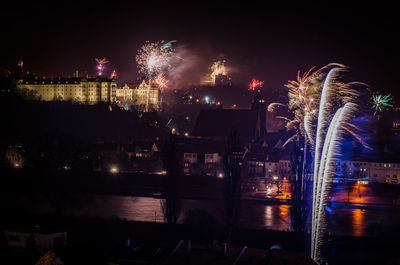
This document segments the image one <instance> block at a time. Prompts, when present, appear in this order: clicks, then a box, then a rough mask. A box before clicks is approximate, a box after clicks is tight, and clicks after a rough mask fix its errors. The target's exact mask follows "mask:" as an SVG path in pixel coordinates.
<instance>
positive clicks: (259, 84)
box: [249, 79, 264, 90]
mask: <svg viewBox="0 0 400 265" xmlns="http://www.w3.org/2000/svg"><path fill="white" fill-rule="evenodd" d="M263 85H264V81H259V80H257V79H252V80H251V82H250V84H249V90H256V88H258V87H262V86H263Z"/></svg>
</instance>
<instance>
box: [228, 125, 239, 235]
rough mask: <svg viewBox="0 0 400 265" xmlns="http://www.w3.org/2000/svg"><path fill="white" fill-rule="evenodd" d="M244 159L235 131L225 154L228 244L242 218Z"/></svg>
mask: <svg viewBox="0 0 400 265" xmlns="http://www.w3.org/2000/svg"><path fill="white" fill-rule="evenodd" d="M242 159H243V148H242V147H241V145H240V141H239V137H238V133H237V130H236V129H233V130H232V131H231V133H230V136H229V139H228V142H227V145H226V150H225V154H224V170H225V178H224V200H225V217H226V228H227V242H230V241H231V240H232V234H233V230H234V229H235V227H236V225H237V222H238V221H239V216H240V195H241V189H240V187H241V170H242Z"/></svg>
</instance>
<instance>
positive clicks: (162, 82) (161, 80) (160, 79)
mask: <svg viewBox="0 0 400 265" xmlns="http://www.w3.org/2000/svg"><path fill="white" fill-rule="evenodd" d="M154 82H155V83H156V85H157V86H158V88H160V89H161V90H163V89H165V88H167V87H168V82H169V81H168V80H167V79H165V77H164V76H163V75H161V74H159V75H158V76H157V77H156V78H155V79H154Z"/></svg>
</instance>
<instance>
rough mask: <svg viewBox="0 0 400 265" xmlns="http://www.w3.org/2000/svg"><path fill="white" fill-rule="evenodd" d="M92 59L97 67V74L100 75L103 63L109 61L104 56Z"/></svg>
mask: <svg viewBox="0 0 400 265" xmlns="http://www.w3.org/2000/svg"><path fill="white" fill-rule="evenodd" d="M94 60H95V61H96V62H97V67H96V69H97V75H98V76H101V75H102V74H103V71H104V68H105V65H106V64H108V63H109V62H108V60H107V59H106V58H105V57H104V58H103V59H98V58H95V59H94Z"/></svg>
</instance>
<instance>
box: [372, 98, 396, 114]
mask: <svg viewBox="0 0 400 265" xmlns="http://www.w3.org/2000/svg"><path fill="white" fill-rule="evenodd" d="M391 100H392V97H391V96H390V94H388V95H386V96H384V95H381V94H377V95H373V96H372V104H373V109H374V110H375V112H374V115H376V113H377V112H378V111H379V112H382V110H384V109H387V108H389V107H393V105H392V104H390V103H389V102H390V101H391Z"/></svg>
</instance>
